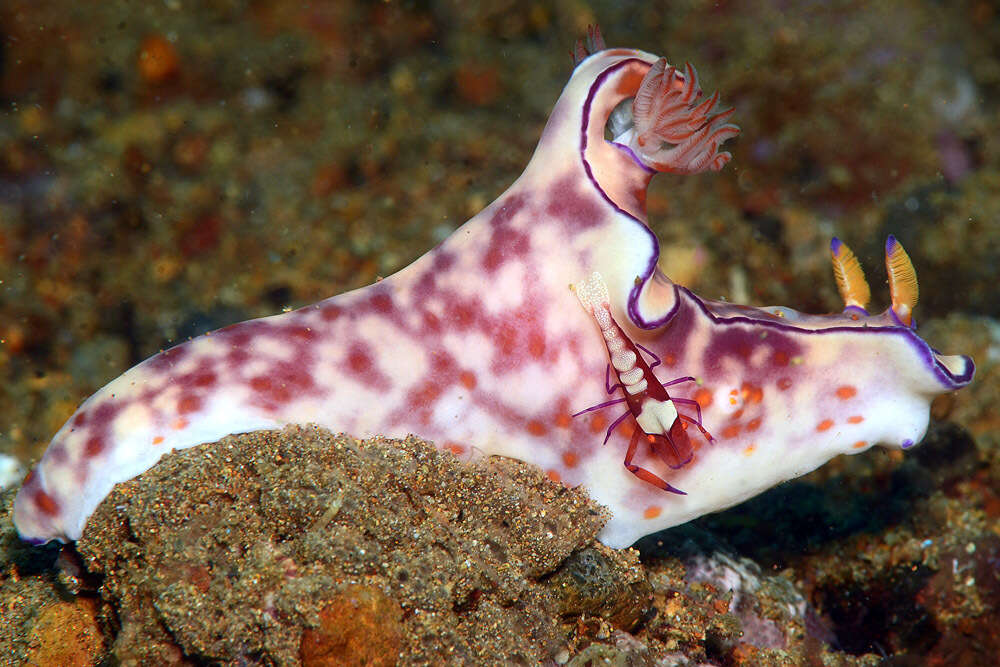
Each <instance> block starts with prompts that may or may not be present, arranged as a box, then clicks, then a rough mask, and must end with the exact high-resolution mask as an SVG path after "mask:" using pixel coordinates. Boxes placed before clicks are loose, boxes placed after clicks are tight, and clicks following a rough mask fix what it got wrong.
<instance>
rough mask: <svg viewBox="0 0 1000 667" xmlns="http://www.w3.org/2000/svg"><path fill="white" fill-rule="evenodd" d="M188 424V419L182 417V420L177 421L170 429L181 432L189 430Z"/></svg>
mask: <svg viewBox="0 0 1000 667" xmlns="http://www.w3.org/2000/svg"><path fill="white" fill-rule="evenodd" d="M188 423H189V422H188V420H187V419H185V418H184V417H181V418H180V419H175V420H174V423H173V424H171V425H170V428H172V429H174V430H175V431H180V430H181V429H184V428H187V425H188Z"/></svg>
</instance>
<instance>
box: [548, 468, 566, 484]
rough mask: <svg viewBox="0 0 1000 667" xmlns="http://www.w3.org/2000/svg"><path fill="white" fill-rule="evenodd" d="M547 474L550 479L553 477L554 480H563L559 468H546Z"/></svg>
mask: <svg viewBox="0 0 1000 667" xmlns="http://www.w3.org/2000/svg"><path fill="white" fill-rule="evenodd" d="M545 476H546V477H548V478H549V479H551V480H552V481H553V482H561V481H562V477H560V476H559V471H558V470H552V469H549V470H546V471H545Z"/></svg>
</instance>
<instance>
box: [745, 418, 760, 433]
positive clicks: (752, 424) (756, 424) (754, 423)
mask: <svg viewBox="0 0 1000 667" xmlns="http://www.w3.org/2000/svg"><path fill="white" fill-rule="evenodd" d="M759 428H760V417H755V418H753V419H751V420H750V421H748V422H747V431H756V430H757V429H759Z"/></svg>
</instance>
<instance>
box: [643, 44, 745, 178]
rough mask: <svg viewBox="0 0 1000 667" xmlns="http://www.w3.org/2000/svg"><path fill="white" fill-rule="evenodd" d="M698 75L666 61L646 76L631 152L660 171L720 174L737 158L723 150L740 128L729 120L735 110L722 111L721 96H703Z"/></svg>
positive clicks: (659, 61) (661, 61)
mask: <svg viewBox="0 0 1000 667" xmlns="http://www.w3.org/2000/svg"><path fill="white" fill-rule="evenodd" d="M701 96H702V93H701V87H700V86H699V85H698V74H697V72H695V70H694V67H692V66H691V64H690V63H688V64H687V65H686V66H685V72H684V74H681V73H680V72H679V71H678V70H677V68H676V67H672V66H668V65H667V61H666V59H664V58H660V60H658V61H657V62H656V63H655V64H654V65H653V66H652V67H650V68H649V71H648V72H647V73H646V76H645V77H644V78H643V80H642V83H641V84H640V86H639V90H638V91H637V92H636V95H635V98H634V99H633V101H632V120H633V123H634V134H633V136H632V137H631V141H630V146H629V147H630V148H631V149H632V151H633V152H634V153H635V154H636V155H637V156H638V157H639V159H641V160H642V161H643V163H645V164H646V165H647V166H648V167H650V168H652V169H655V170H656V171H668V172H673V173H680V174H694V173H698V172H701V171H706V170H709V169H711V170H712V171H718V170H720V169H722V167H724V166H725V164H726V163H727V162H729V160H730V159H731V158H732V155H730V154H729V153H728V152H725V151H723V152H721V153H720V152H718V149H719V146H720V145H721V144H722V142H724V141H725V140H726V139H729V138H731V137H734V136H736V135H737V134H739V132H740V129H739V128H738V127H736V126H735V125H733V124H731V123H727V122H726V119H727V118H729V116H730V115H731V114H732V113H733V109H726V110H719V108H718V106H719V93H718V92H716V93H715V94H714V95H712V96H711V97H709V98H708V99H706V100H705V101H703V102H701V103H700V104H699V103H698V100H699V99H700V98H701Z"/></svg>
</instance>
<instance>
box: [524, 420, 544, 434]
mask: <svg viewBox="0 0 1000 667" xmlns="http://www.w3.org/2000/svg"><path fill="white" fill-rule="evenodd" d="M548 430H549V429H547V428H545V424H543V423H542V422H540V421H538V420H537V419H532V420H531V421H530V422H528V433H530V434H531V435H545V434H546V433H548Z"/></svg>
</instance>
